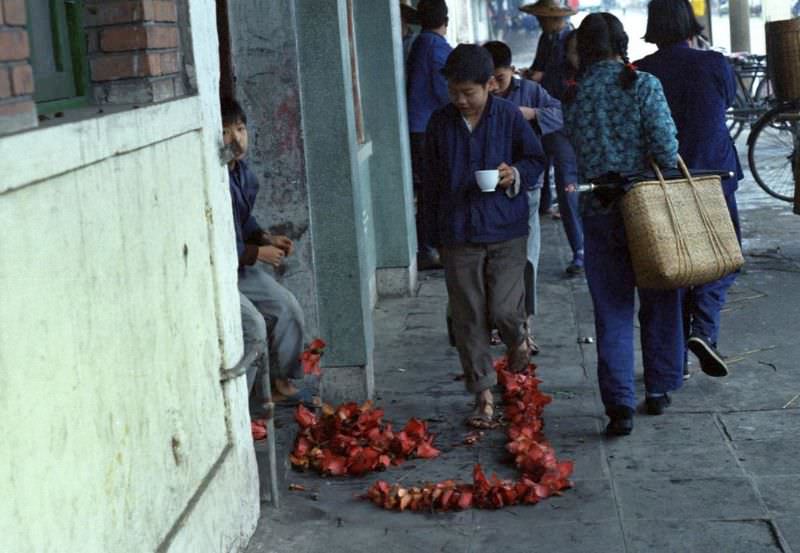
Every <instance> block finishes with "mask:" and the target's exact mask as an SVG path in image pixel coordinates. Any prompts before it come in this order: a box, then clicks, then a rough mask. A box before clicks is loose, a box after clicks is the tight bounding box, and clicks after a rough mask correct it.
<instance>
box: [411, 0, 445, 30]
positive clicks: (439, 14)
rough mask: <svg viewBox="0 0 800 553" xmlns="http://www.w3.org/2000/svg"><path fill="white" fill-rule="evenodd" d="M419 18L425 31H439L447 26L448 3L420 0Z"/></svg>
mask: <svg viewBox="0 0 800 553" xmlns="http://www.w3.org/2000/svg"><path fill="white" fill-rule="evenodd" d="M417 18H418V20H419V24H420V26H421V27H422V29H423V30H425V29H438V28H439V27H441V26H442V25H445V24H447V3H446V2H445V1H444V0H419V4H417Z"/></svg>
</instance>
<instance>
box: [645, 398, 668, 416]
mask: <svg viewBox="0 0 800 553" xmlns="http://www.w3.org/2000/svg"><path fill="white" fill-rule="evenodd" d="M670 404H672V400H671V399H670V397H669V396H668V395H667V394H664V395H663V396H653V397H647V398H645V400H644V406H645V411H647V414H648V415H663V414H664V409H666V408H667V407H669V406H670Z"/></svg>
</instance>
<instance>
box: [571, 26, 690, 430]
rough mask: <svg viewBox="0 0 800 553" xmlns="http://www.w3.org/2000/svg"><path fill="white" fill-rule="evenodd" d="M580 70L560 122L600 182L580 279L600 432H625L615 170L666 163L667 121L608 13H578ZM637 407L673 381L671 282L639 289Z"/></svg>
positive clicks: (625, 327)
mask: <svg viewBox="0 0 800 553" xmlns="http://www.w3.org/2000/svg"><path fill="white" fill-rule="evenodd" d="M577 44H578V57H579V58H580V71H579V74H578V82H577V84H576V85H574V87H573V90H571V91H570V93H569V94H568V96H567V98H566V105H565V110H564V112H565V123H566V124H565V127H566V129H567V132H568V134H569V136H570V139H571V141H572V143H573V146H574V147H575V152H576V154H577V159H578V172H579V178H580V181H579V182H583V183H587V182H601V181H602V182H605V183H607V184H609V186H607V187H603V188H602V189H598V191H597V192H592V193H589V194H583V195H582V197H581V212H582V216H583V224H584V232H585V250H586V278H587V281H588V284H589V291H590V292H591V295H592V302H593V304H594V312H595V328H596V333H597V358H598V359H597V361H598V363H597V373H598V379H599V383H600V394H601V397H602V399H603V404H604V405H605V410H606V414H607V415H608V417H609V419H610V420H609V423H608V426H607V428H606V433H607V434H609V435H618V436H622V435H626V434H629V433H630V432H631V431H632V430H633V415H634V412H635V408H636V403H637V402H636V391H635V388H634V363H635V361H634V344H633V341H634V310H635V298H634V293H635V290H636V287H635V283H634V273H633V267H632V265H631V259H630V253H629V250H628V246H627V243H626V235H625V227H624V224H623V219H622V215H621V212H620V209H619V205H618V204H619V201H618V200H619V197H621V196H622V190H621V186H622V185H621V184H619V186H617V187H615V186H614V183H615V180H616V181H620V180H621V179H615V175H619V174H621V173H632V172H642V171H646V170H648V168H649V160H650V159H652V160H654V161H655V162H656V163H658V164H659V165H660V166H661V167H675V165H676V159H677V154H678V141H677V140H676V138H675V135H676V129H675V124H674V123H673V121H672V118H671V116H670V112H669V107H668V106H667V101H666V99H665V98H664V94H663V91H662V88H661V85H660V84H659V82H658V79H656V78H655V77H653V76H652V75H648V74H646V73H639V72H638V71H636V69H635V67H633V66H632V65H631V64H630V63H628V60H627V47H628V37H627V35H626V34H625V30H624V29H623V27H622V23H620V21H619V19H617V18H616V17H614V16H613V15H611V14H609V13H598V14H591V15H588V16H586V18H585V19H584V20H583V21H582V23H581V25H580V27H579V28H578V31H577ZM638 292H639V300H640V308H639V321H640V324H641V340H642V359H643V365H644V380H645V391H646V399H645V404H646V410H647V412H648V413H650V414H654V415H658V414H661V413H662V412H663V410H664V408H665V407H666V406H667V405H669V403H670V398H669V396H668V393H669V392H671V391H673V390H676V389H678V388H680V386H681V385H682V383H683V358H684V337H683V328H682V320H681V313H682V312H681V296H680V291H678V290H646V289H639V291H638Z"/></svg>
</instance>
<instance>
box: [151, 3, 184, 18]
mask: <svg viewBox="0 0 800 553" xmlns="http://www.w3.org/2000/svg"><path fill="white" fill-rule="evenodd" d="M153 11H154V12H155V14H154V17H153V18H154V19H155V20H156V21H177V20H178V7H177V6H176V5H175V2H174V0H173V1H171V2H169V1H164V0H154V2H153Z"/></svg>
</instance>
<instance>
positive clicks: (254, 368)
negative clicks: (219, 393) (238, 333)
mask: <svg viewBox="0 0 800 553" xmlns="http://www.w3.org/2000/svg"><path fill="white" fill-rule="evenodd" d="M239 305H240V306H241V308H242V334H243V335H244V351H245V352H247V351H250V350H251V349H253V348H254V347H255V346H256V344H263V343H266V341H267V323H266V322H265V321H264V317H263V315H261V313H259V311H258V309H256V306H255V305H253V302H251V301H250V300H248V299H247V298H246V297H245V296H244V294H242V293H239ZM257 372H258V361H256V362H255V363H253V364H252V365H250V366H249V367H247V391H248V392H249V391H251V390H252V389H253V384H254V383H255V381H256V376H257V374H256V373H257Z"/></svg>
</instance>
